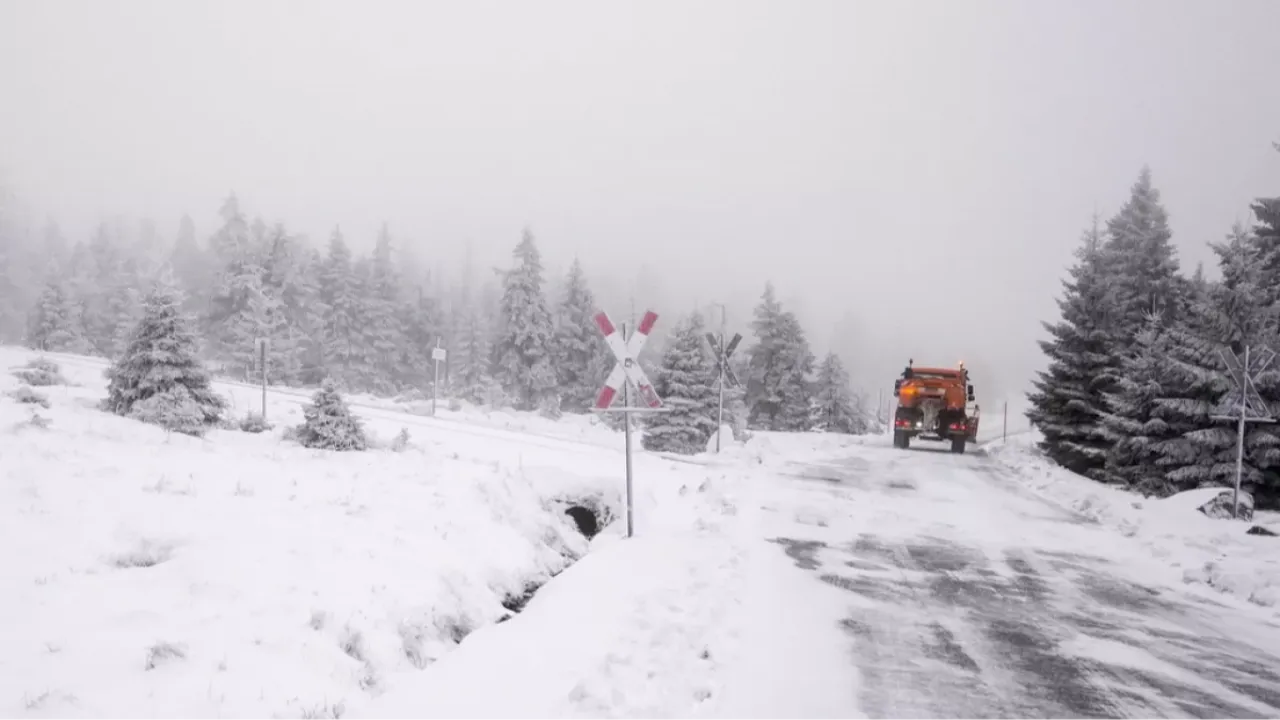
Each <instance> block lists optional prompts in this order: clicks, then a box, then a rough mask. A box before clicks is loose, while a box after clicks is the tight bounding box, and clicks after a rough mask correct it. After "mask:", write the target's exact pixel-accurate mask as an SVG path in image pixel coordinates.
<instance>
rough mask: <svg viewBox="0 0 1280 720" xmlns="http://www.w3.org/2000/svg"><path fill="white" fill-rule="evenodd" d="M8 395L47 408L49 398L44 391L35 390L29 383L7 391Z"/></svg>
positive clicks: (28, 403)
mask: <svg viewBox="0 0 1280 720" xmlns="http://www.w3.org/2000/svg"><path fill="white" fill-rule="evenodd" d="M9 397H11V398H13V399H14V400H16V401H18V402H20V403H23V404H26V405H39V406H40V407H42V408H44V409H46V410H47V409H49V398H48V397H46V396H45V395H44V393H41V392H37V391H36V390H34V389H32V387H31V386H30V385H23V386H22V387H20V388H18V389H17V390H11V391H9Z"/></svg>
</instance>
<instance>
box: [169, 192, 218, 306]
mask: <svg viewBox="0 0 1280 720" xmlns="http://www.w3.org/2000/svg"><path fill="white" fill-rule="evenodd" d="M169 265H170V267H172V268H173V274H174V277H175V278H176V280H177V283H178V286H179V287H180V288H181V289H182V294H183V296H184V297H185V298H186V299H185V303H186V306H185V310H186V312H187V313H188V314H191V315H194V316H199V315H203V314H205V313H207V312H208V310H209V291H210V288H211V285H212V281H213V277H212V273H211V272H210V270H211V267H210V265H211V261H210V259H209V258H208V257H206V255H205V251H204V250H203V249H202V248H201V247H200V244H199V243H198V242H196V225H195V222H194V221H192V219H191V216H190V215H183V216H182V220H181V221H180V222H179V223H178V237H177V238H176V239H175V240H174V244H173V252H172V253H170V255H169Z"/></svg>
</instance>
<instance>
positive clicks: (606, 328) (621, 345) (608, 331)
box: [595, 311, 662, 410]
mask: <svg viewBox="0 0 1280 720" xmlns="http://www.w3.org/2000/svg"><path fill="white" fill-rule="evenodd" d="M595 320H596V327H598V328H600V332H601V333H603V334H604V340H605V342H606V343H608V345H609V349H610V350H612V351H613V355H614V357H616V358H617V359H618V364H616V365H614V366H613V372H611V373H609V377H608V378H607V379H606V380H605V381H604V387H602V388H600V394H599V395H597V396H596V409H598V410H604V409H605V408H607V407H609V406H610V405H612V404H613V398H614V397H615V396H617V394H618V391H619V390H621V389H622V383H624V382H630V383H631V384H632V385H634V386H635V388H636V390H637V391H638V392H639V393H640V399H641V400H642V401H644V404H645V405H648V406H649V407H650V408H655V409H656V408H660V407H662V398H660V397H658V393H657V392H655V391H654V389H653V383H651V382H649V377H648V376H647V375H645V373H644V369H643V368H641V367H640V361H639V360H638V359H637V358H638V357H639V356H640V349H641V348H643V347H644V343H645V341H646V340H648V339H649V332H650V331H651V330H653V326H654V323H656V322H658V314H657V313H655V312H653V311H648V312H646V313H645V314H644V317H643V318H641V320H640V326H639V327H637V328H636V331H635V332H634V333H632V334H631V337H630V338H628V339H627V340H626V341H625V342H624V341H623V340H622V333H619V332H618V329H617V328H615V327H614V326H613V322H612V321H611V320H609V316H608V315H606V314H605V313H604V312H598V313H596V317H595Z"/></svg>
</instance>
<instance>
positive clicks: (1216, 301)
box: [1172, 226, 1280, 504]
mask: <svg viewBox="0 0 1280 720" xmlns="http://www.w3.org/2000/svg"><path fill="white" fill-rule="evenodd" d="M1211 247H1212V248H1213V250H1214V252H1215V254H1217V255H1218V261H1219V268H1220V269H1221V272H1222V280H1221V281H1220V282H1218V283H1215V284H1213V285H1212V286H1210V289H1209V292H1208V295H1207V298H1206V302H1205V305H1204V306H1203V307H1202V308H1201V309H1200V310H1199V312H1198V314H1197V316H1196V317H1197V319H1198V322H1197V324H1196V325H1195V326H1193V330H1195V331H1197V332H1196V333H1195V334H1194V335H1192V336H1190V337H1187V338H1186V339H1185V340H1184V341H1183V342H1181V343H1179V345H1178V347H1176V348H1174V350H1173V354H1174V357H1175V358H1176V359H1178V360H1179V361H1180V363H1179V365H1180V367H1181V368H1182V369H1183V370H1184V372H1186V373H1187V374H1188V375H1189V376H1190V378H1191V379H1195V380H1198V381H1199V385H1198V386H1197V387H1196V389H1197V390H1199V392H1198V393H1196V394H1194V395H1193V397H1194V398H1195V399H1196V400H1198V401H1199V402H1198V404H1197V405H1196V406H1195V407H1198V408H1201V409H1203V411H1204V412H1203V414H1202V415H1200V416H1199V418H1198V420H1199V426H1200V427H1199V429H1197V430H1194V431H1192V432H1190V433H1188V435H1187V440H1188V441H1190V444H1191V446H1192V448H1193V449H1194V452H1195V457H1196V459H1197V462H1195V463H1193V464H1189V465H1188V466H1186V467H1184V468H1182V469H1181V470H1180V471H1179V472H1177V473H1175V474H1173V475H1172V478H1173V479H1174V480H1175V482H1177V483H1179V487H1178V489H1188V488H1192V487H1199V486H1202V485H1229V484H1231V483H1233V482H1234V478H1235V458H1236V441H1237V439H1236V428H1235V426H1234V425H1232V424H1230V423H1227V422H1221V421H1217V422H1215V421H1213V420H1211V419H1210V417H1209V415H1210V414H1212V413H1218V414H1221V413H1223V412H1225V411H1227V410H1229V409H1230V408H1225V407H1222V406H1221V403H1222V400H1224V399H1225V397H1226V395H1227V392H1228V389H1229V388H1230V383H1229V381H1228V379H1227V370H1226V367H1225V366H1224V365H1223V363H1222V359H1221V356H1220V355H1219V351H1220V350H1224V349H1226V348H1229V349H1230V350H1232V351H1234V352H1235V353H1236V354H1237V355H1243V352H1244V348H1245V346H1246V345H1248V346H1250V347H1251V348H1252V349H1253V350H1254V351H1255V352H1257V351H1259V349H1260V348H1262V347H1275V346H1276V332H1277V325H1276V315H1275V313H1274V311H1273V310H1271V309H1270V308H1269V307H1268V305H1267V296H1268V294H1269V288H1267V287H1266V286H1265V285H1264V284H1263V275H1262V273H1263V270H1264V268H1265V264H1264V263H1263V262H1261V259H1260V255H1261V247H1260V246H1259V244H1258V243H1256V240H1255V238H1253V237H1252V236H1251V234H1250V233H1248V232H1247V231H1246V230H1245V229H1244V228H1242V227H1240V226H1237V227H1235V228H1234V229H1233V231H1232V233H1231V234H1230V235H1229V236H1228V238H1227V240H1226V242H1222V243H1212V244H1211ZM1187 387H1188V383H1187V382H1186V381H1185V380H1184V382H1183V388H1184V390H1183V394H1188V391H1187V390H1186V389H1185V388H1187ZM1257 388H1258V392H1259V394H1260V395H1261V396H1262V399H1263V400H1264V401H1265V402H1267V403H1268V404H1269V405H1271V406H1272V407H1273V408H1277V409H1280V404H1278V403H1280V372H1277V369H1276V368H1274V367H1272V368H1268V370H1267V371H1266V372H1263V373H1261V374H1260V375H1259V376H1258V378H1257ZM1273 412H1274V410H1273ZM1244 445H1245V457H1244V481H1245V482H1246V483H1250V484H1253V485H1255V491H1256V495H1257V498H1256V499H1257V500H1258V501H1259V503H1260V504H1261V503H1263V502H1265V501H1266V500H1267V497H1268V496H1269V495H1273V494H1275V492H1276V489H1277V488H1276V470H1277V468H1280V437H1278V436H1277V429H1276V428H1275V427H1273V426H1270V425H1260V424H1252V423H1251V424H1248V425H1246V432H1245V443H1244ZM1187 454H1190V451H1187Z"/></svg>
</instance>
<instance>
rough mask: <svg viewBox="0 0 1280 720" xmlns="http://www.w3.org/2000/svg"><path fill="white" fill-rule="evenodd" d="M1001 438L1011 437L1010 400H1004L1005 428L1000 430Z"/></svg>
mask: <svg viewBox="0 0 1280 720" xmlns="http://www.w3.org/2000/svg"><path fill="white" fill-rule="evenodd" d="M1000 439H1001V440H1008V439H1009V401H1008V400H1005V401H1004V428H1003V429H1002V430H1001V431H1000Z"/></svg>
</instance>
